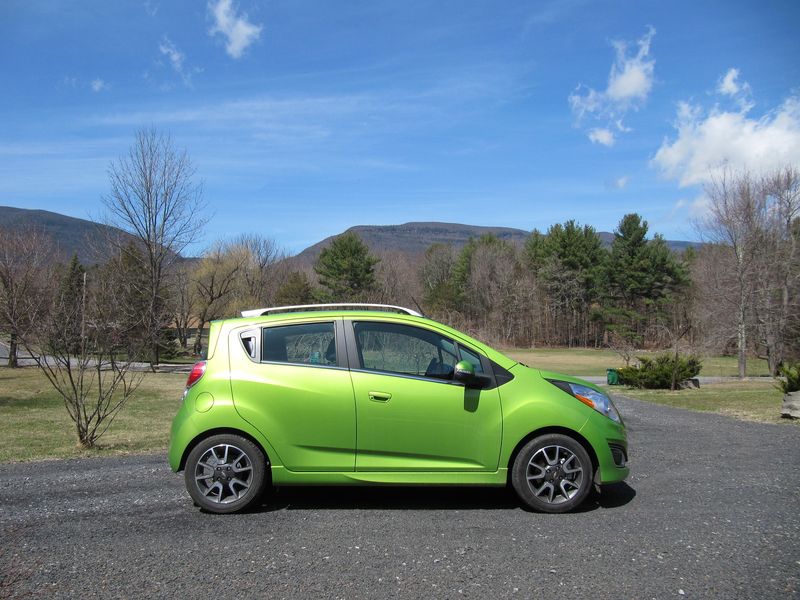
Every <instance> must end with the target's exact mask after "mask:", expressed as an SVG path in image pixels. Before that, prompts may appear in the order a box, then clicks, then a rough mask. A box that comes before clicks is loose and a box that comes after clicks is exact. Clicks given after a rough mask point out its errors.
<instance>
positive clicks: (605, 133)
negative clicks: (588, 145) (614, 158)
mask: <svg viewBox="0 0 800 600" xmlns="http://www.w3.org/2000/svg"><path fill="white" fill-rule="evenodd" d="M587 135H588V136H589V139H590V140H591V141H592V143H593V144H602V145H603V146H609V147H611V146H613V145H614V142H615V141H616V139H615V138H614V132H613V131H611V130H610V129H606V128H605V127H596V128H594V129H590V130H589V131H588V132H587Z"/></svg>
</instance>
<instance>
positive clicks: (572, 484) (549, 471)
mask: <svg viewBox="0 0 800 600" xmlns="http://www.w3.org/2000/svg"><path fill="white" fill-rule="evenodd" d="M593 475H594V473H593V468H592V461H591V459H590V458H589V454H588V453H587V452H586V449H585V448H584V447H583V446H582V445H581V444H580V443H579V442H578V441H576V440H575V439H573V438H571V437H569V436H566V435H562V434H559V433H550V434H546V435H543V436H540V437H537V438H534V439H533V440H531V441H530V442H528V443H527V444H525V446H523V448H522V450H520V451H519V454H517V458H516V459H515V460H514V465H513V467H512V473H511V483H512V485H513V486H514V490H515V491H516V492H517V495H518V496H519V497H520V499H521V500H522V501H523V502H524V503H525V504H526V505H527V506H528V507H529V508H532V509H534V510H538V511H541V512H548V513H562V512H567V511H570V510H572V509H573V508H575V507H577V506H578V505H580V504H581V503H582V502H583V501H584V500H585V499H586V496H587V494H588V493H589V490H590V489H591V487H592V478H593Z"/></svg>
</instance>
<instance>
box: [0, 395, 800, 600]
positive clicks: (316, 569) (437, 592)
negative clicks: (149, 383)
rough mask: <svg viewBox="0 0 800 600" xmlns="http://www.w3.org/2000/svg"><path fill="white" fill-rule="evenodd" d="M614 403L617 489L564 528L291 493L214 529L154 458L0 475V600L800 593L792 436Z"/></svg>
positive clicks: (403, 493)
mask: <svg viewBox="0 0 800 600" xmlns="http://www.w3.org/2000/svg"><path fill="white" fill-rule="evenodd" d="M619 406H620V409H621V411H622V413H623V415H624V417H625V418H626V421H627V422H628V425H629V428H630V442H631V457H632V461H633V462H632V475H631V477H630V480H629V482H628V483H629V484H630V486H628V485H625V484H623V485H619V486H617V487H615V488H613V489H610V490H607V491H606V492H605V493H604V494H603V495H602V496H600V497H599V498H596V499H595V500H594V501H593V502H591V503H590V504H589V505H588V506H587V507H586V508H585V510H583V511H582V512H580V513H577V514H568V515H544V514H536V513H529V512H525V511H524V510H522V509H520V508H519V506H518V505H517V502H516V500H515V498H514V496H513V494H512V493H511V492H510V491H507V490H503V489H499V490H498V489H465V488H461V489H432V488H428V489H424V488H423V489H419V488H414V489H408V488H405V489H397V488H362V489H356V488H349V489H341V488H304V489H289V490H283V491H281V492H280V493H279V494H277V495H276V496H275V497H273V498H272V499H271V500H270V501H269V502H268V503H267V504H266V505H265V506H264V507H263V508H262V509H261V510H258V511H255V512H252V513H250V514H244V515H232V516H213V515H207V514H202V513H200V512H199V511H198V510H197V509H196V508H194V507H193V506H192V503H191V501H190V500H189V497H188V495H187V494H186V493H185V492H184V489H183V479H182V477H181V476H178V475H174V474H172V473H171V472H170V471H169V469H168V467H167V465H166V459H165V457H164V456H135V457H123V458H102V459H90V460H72V461H51V462H40V463H27V464H14V465H3V466H0V533H2V535H3V539H2V546H0V574H2V576H4V577H5V579H4V581H3V583H0V597H2V596H3V595H4V594H6V593H8V592H9V591H10V592H11V595H12V596H14V595H17V594H18V595H25V596H26V597H39V596H41V597H47V598H51V597H56V598H59V597H63V598H79V597H80V598H95V597H97V598H151V597H175V598H200V597H202V598H210V599H214V600H220V599H225V598H267V597H270V598H273V597H274V598H283V597H285V598H383V597H404V598H456V597H461V596H464V597H472V598H498V597H502V598H505V597H512V598H559V599H562V600H563V599H564V598H591V597H594V598H636V599H639V598H669V597H679V598H681V597H683V598H786V597H797V596H798V595H800V594H799V593H798V589H800V427H794V426H788V425H787V426H779V425H762V424H753V423H743V422H740V421H735V420H733V419H729V418H726V417H721V416H715V415H706V414H700V413H691V412H687V411H683V410H680V409H672V408H668V407H661V406H656V405H652V404H647V403H643V402H639V401H636V400H624V399H620V400H619Z"/></svg>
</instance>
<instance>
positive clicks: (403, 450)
mask: <svg viewBox="0 0 800 600" xmlns="http://www.w3.org/2000/svg"><path fill="white" fill-rule="evenodd" d="M627 460H628V447H627V441H626V433H625V425H624V424H623V422H622V419H621V418H620V416H619V413H618V412H617V410H616V408H615V407H614V404H613V403H612V402H611V400H610V399H609V397H608V396H607V395H606V394H605V393H603V391H602V390H600V389H599V388H597V387H596V386H594V385H592V384H590V383H587V382H585V381H582V380H580V379H576V378H575V377H570V376H567V375H560V374H558V373H550V372H546V371H540V370H537V369H532V368H529V367H527V366H525V365H523V364H522V363H519V362H517V361H515V360H513V359H511V358H508V357H506V356H504V355H503V354H501V353H500V352H497V351H496V350H493V349H492V348H490V347H489V346H486V345H485V344H483V343H481V342H479V341H477V340H475V339H473V338H471V337H469V336H468V335H465V334H463V333H460V332H459V331H456V330H454V329H452V328H450V327H447V326H446V325H442V324H441V323H437V322H436V321H432V320H430V319H427V318H425V317H423V316H421V315H420V314H419V313H417V312H415V311H413V310H410V309H406V308H401V307H395V306H386V305H360V304H355V305H354V304H347V305H338V304H334V305H311V306H302V307H278V308H269V309H259V310H254V311H245V312H243V313H242V318H235V319H226V320H224V321H215V322H213V323H212V324H211V327H210V331H209V341H208V358H207V360H205V361H202V362H199V363H197V364H196V365H194V367H193V369H192V372H191V374H190V375H189V379H188V381H187V383H186V390H185V392H184V396H183V404H182V406H181V408H180V410H179V412H178V414H177V416H176V417H175V420H174V421H173V423H172V432H171V436H170V447H169V463H170V466H171V468H172V469H173V470H174V471H176V472H178V471H181V470H183V471H184V472H185V480H186V488H187V489H188V491H189V494H190V495H191V497H192V498H193V499H194V502H195V503H196V504H197V505H199V506H200V507H201V508H203V509H205V510H207V511H210V512H214V513H230V512H235V511H238V510H242V509H244V508H246V507H248V506H251V505H253V503H255V502H257V501H258V500H259V498H261V496H262V494H263V492H264V491H265V490H268V489H272V488H273V487H274V486H286V485H369V484H377V485H484V486H505V485H508V484H509V483H510V484H511V486H512V487H513V488H514V490H515V491H516V493H517V494H518V496H519V498H520V500H521V501H522V503H523V504H524V505H525V506H526V507H529V508H531V509H535V510H539V511H544V512H551V513H558V512H565V511H568V510H571V509H573V508H575V507H577V506H578V505H579V504H581V502H583V500H584V499H585V498H586V496H587V494H588V493H589V491H590V489H591V487H592V486H593V485H600V484H607V483H613V482H618V481H622V480H623V479H625V477H626V476H627V475H628V467H627Z"/></svg>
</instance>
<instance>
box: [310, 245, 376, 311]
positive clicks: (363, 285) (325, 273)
mask: <svg viewBox="0 0 800 600" xmlns="http://www.w3.org/2000/svg"><path fill="white" fill-rule="evenodd" d="M378 262H379V259H378V258H376V257H374V256H373V255H372V254H371V253H370V251H369V248H368V247H367V245H366V244H365V243H364V242H362V241H361V238H359V237H358V235H357V234H356V233H354V232H348V233H345V234H343V235H340V236H339V237H337V238H336V239H335V240H333V242H331V245H330V246H329V247H327V248H323V249H322V252H321V253H320V255H319V259H317V264H316V265H315V266H314V271H316V273H317V275H318V276H319V282H320V285H322V287H323V288H324V290H323V291H322V294H321V298H320V299H321V300H326V301H332V302H360V301H364V300H367V299H368V296H369V294H370V293H371V292H373V291H374V290H375V265H376V264H377V263H378Z"/></svg>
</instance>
